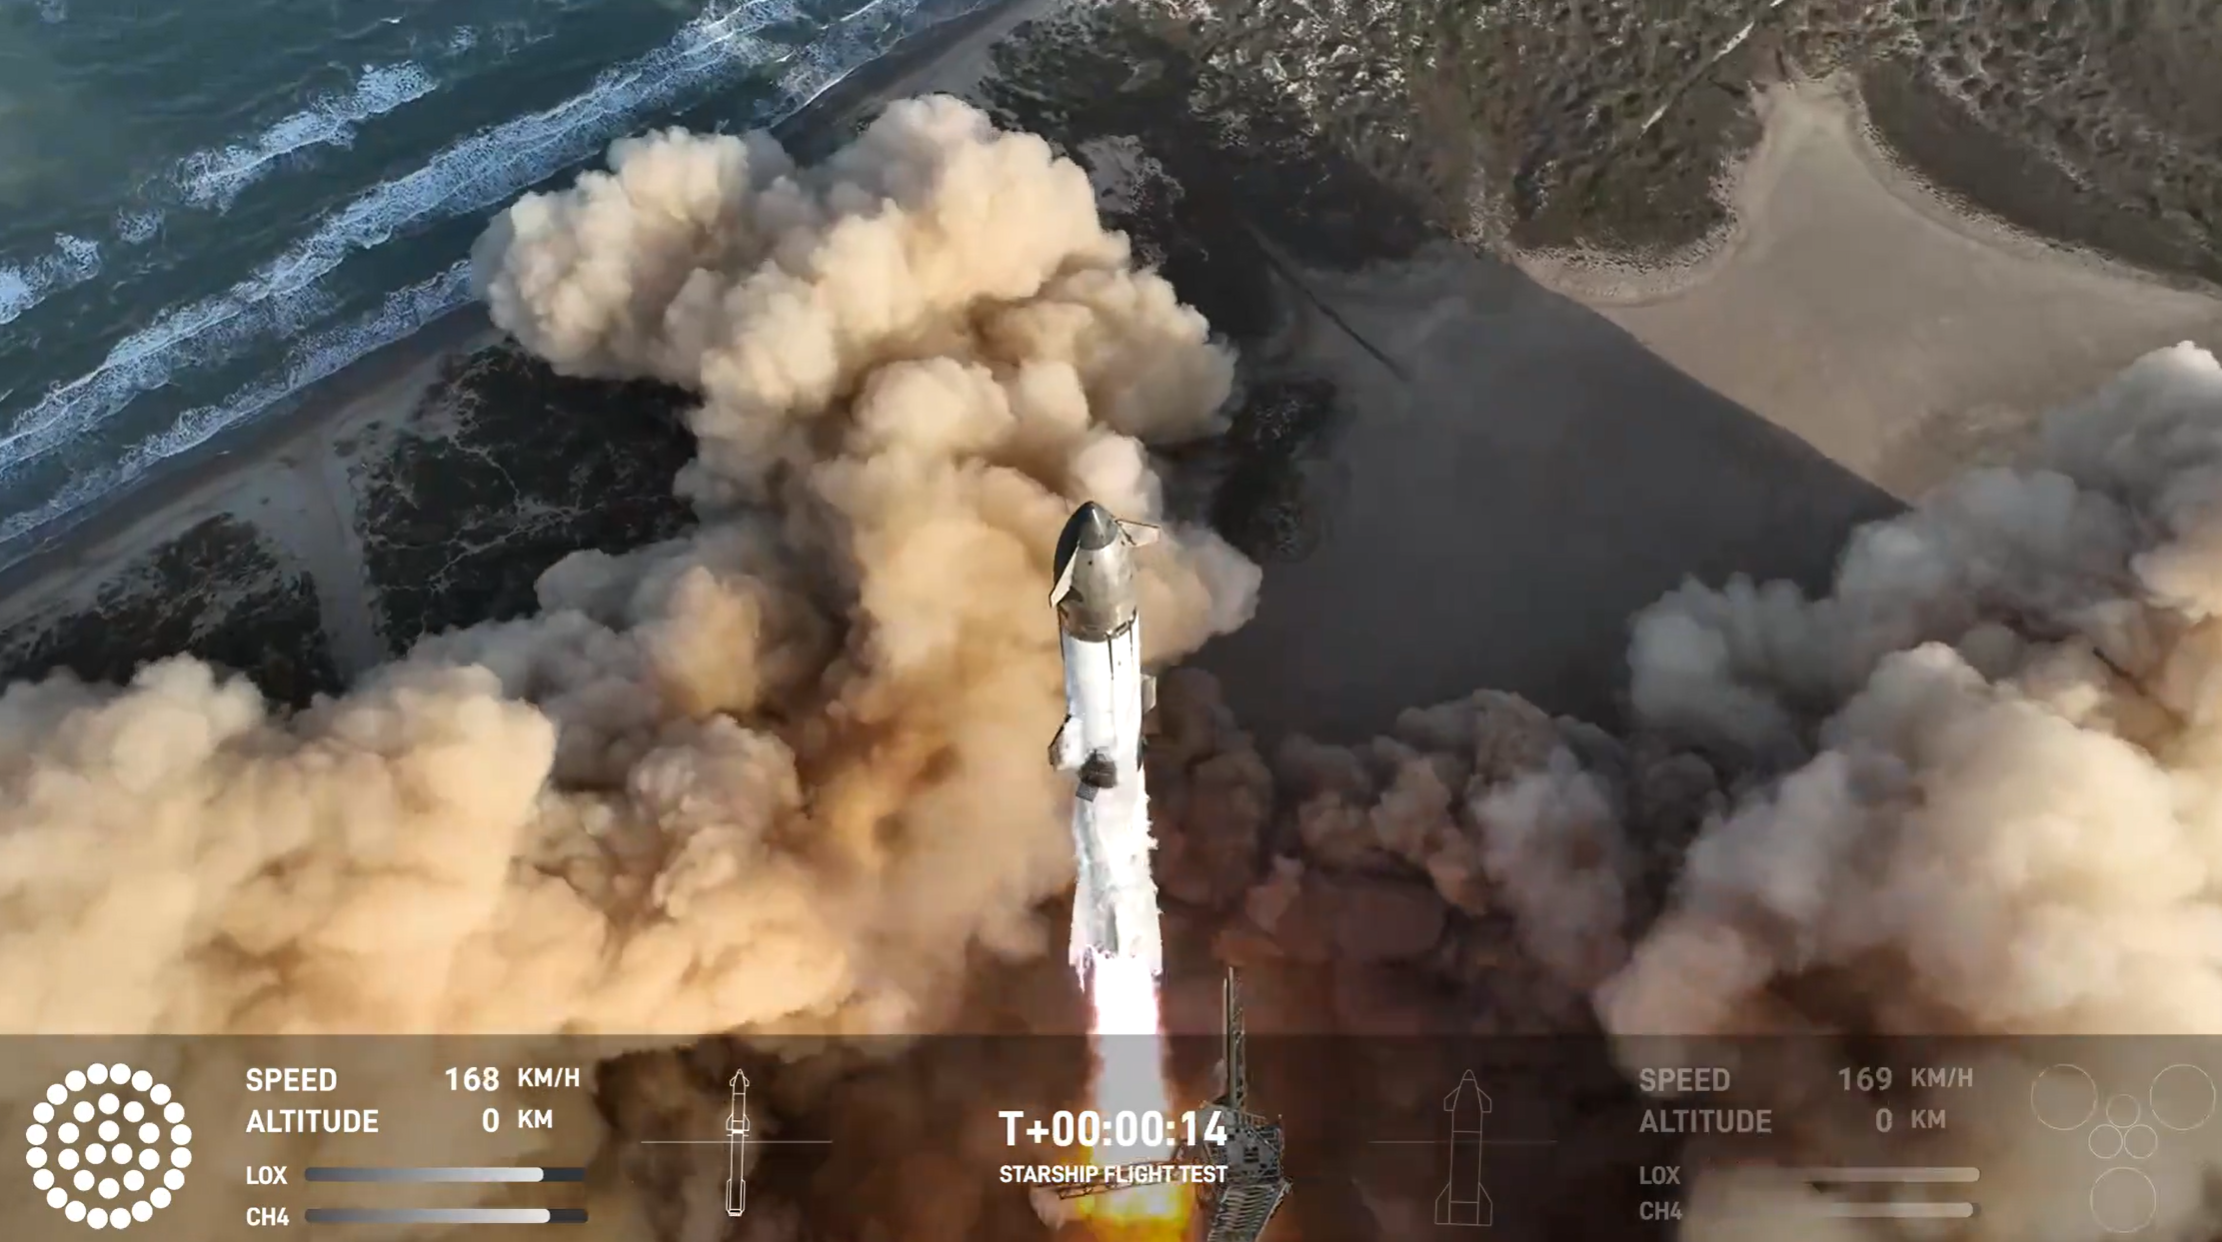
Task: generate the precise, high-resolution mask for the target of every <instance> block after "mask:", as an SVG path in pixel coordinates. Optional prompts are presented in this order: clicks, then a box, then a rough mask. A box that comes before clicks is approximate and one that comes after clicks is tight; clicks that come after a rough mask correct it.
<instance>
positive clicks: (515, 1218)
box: [309, 1208, 586, 1225]
mask: <svg viewBox="0 0 2222 1242" xmlns="http://www.w3.org/2000/svg"><path fill="white" fill-rule="evenodd" d="M309 1223H310V1224H312V1225H583V1224H585V1223H586V1209H585V1208H310V1209H309Z"/></svg>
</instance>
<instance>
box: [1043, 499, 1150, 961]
mask: <svg viewBox="0 0 2222 1242" xmlns="http://www.w3.org/2000/svg"><path fill="white" fill-rule="evenodd" d="M1156 539H1157V528H1156V527H1154V526H1145V525H1143V524H1141V523H1139V522H1122V521H1120V520H1119V519H1117V518H1115V517H1113V516H1111V514H1110V512H1109V511H1108V510H1106V509H1104V507H1103V506H1101V505H1099V504H1096V503H1095V502H1093V501H1090V502H1088V503H1087V504H1084V505H1082V506H1080V507H1079V508H1078V509H1076V510H1074V511H1073V515H1072V518H1071V520H1069V521H1067V522H1066V523H1065V529H1064V531H1063V533H1061V534H1059V535H1058V536H1057V560H1056V564H1055V569H1054V572H1055V574H1056V578H1057V585H1056V586H1055V587H1054V588H1053V589H1052V590H1051V591H1050V593H1049V602H1050V604H1051V606H1053V607H1054V608H1055V609H1056V610H1057V628H1058V630H1059V631H1060V633H1061V636H1062V640H1061V641H1062V645H1063V648H1064V656H1065V723H1064V724H1063V726H1062V727H1060V728H1059V729H1058V730H1057V737H1056V739H1055V740H1053V741H1052V742H1051V743H1050V744H1049V761H1050V764H1051V766H1053V767H1055V768H1056V769H1057V770H1058V771H1060V772H1072V773H1077V774H1078V776H1079V790H1078V794H1077V796H1076V797H1075V798H1074V799H1073V808H1072V839H1073V850H1074V852H1075V854H1076V855H1077V856H1078V860H1079V869H1080V879H1079V884H1078V886H1077V887H1076V888H1075V889H1074V891H1073V898H1072V944H1071V958H1072V964H1073V968H1074V969H1076V970H1078V971H1080V972H1081V975H1082V977H1083V978H1085V977H1086V975H1087V973H1088V969H1089V966H1090V964H1091V963H1092V962H1094V961H1095V960H1097V959H1100V958H1111V957H1121V958H1128V959H1133V960H1140V961H1145V962H1147V963H1148V964H1149V970H1150V974H1151V975H1153V976H1154V975H1156V974H1157V973H1159V969H1160V967H1161V965H1162V964H1163V952H1162V949H1161V947H1160V945H1159V942H1158V930H1157V882H1156V881H1155V880H1153V879H1152V878H1151V877H1150V849H1151V847H1152V845H1153V844H1154V843H1153V842H1152V841H1151V839H1150V809H1149V798H1148V796H1147V795H1146V794H1145V793H1144V792H1143V789H1142V717H1143V716H1144V715H1145V714H1146V713H1148V711H1149V710H1150V709H1151V708H1152V707H1154V706H1155V705H1156V703H1155V700H1156V697H1157V693H1156V691H1157V685H1156V682H1155V681H1154V680H1153V679H1152V678H1151V677H1150V676H1149V675H1148V674H1146V673H1144V672H1143V671H1142V627H1141V616H1140V612H1141V610H1140V607H1139V605H1138V604H1137V602H1136V590H1135V581H1134V550H1135V549H1136V548H1140V547H1143V546H1146V545H1148V544H1150V543H1153V542H1155V541H1156Z"/></svg>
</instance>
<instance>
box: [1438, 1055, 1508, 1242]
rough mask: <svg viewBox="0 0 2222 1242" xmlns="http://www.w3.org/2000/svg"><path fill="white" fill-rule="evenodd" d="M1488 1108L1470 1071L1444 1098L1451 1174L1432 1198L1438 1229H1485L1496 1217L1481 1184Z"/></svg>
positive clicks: (1486, 1095)
mask: <svg viewBox="0 0 2222 1242" xmlns="http://www.w3.org/2000/svg"><path fill="white" fill-rule="evenodd" d="M1490 1108H1491V1104H1490V1102H1489V1093H1488V1092H1486V1091H1483V1090H1482V1089H1481V1084H1480V1083H1479V1082H1477V1081H1476V1080H1475V1079H1474V1072H1473V1071H1472V1070H1467V1071H1466V1074H1465V1076H1464V1077H1462V1078H1460V1079H1459V1080H1458V1085H1457V1086H1455V1087H1453V1088H1451V1092H1450V1094H1449V1095H1446V1096H1444V1097H1443V1111H1444V1112H1446V1113H1449V1114H1450V1173H1449V1175H1448V1176H1447V1177H1446V1178H1445V1179H1444V1181H1443V1193H1441V1194H1439V1195H1437V1196H1435V1223H1436V1224H1438V1225H1454V1226H1463V1227H1465V1228H1468V1229H1479V1228H1486V1227H1487V1226H1488V1225H1489V1223H1490V1219H1491V1217H1492V1216H1493V1215H1494V1214H1495V1210H1496V1208H1495V1205H1494V1204H1492V1203H1490V1201H1489V1192H1488V1191H1487V1190H1485V1189H1483V1187H1482V1184H1481V1119H1482V1118H1483V1117H1486V1116H1488V1114H1489V1110H1490Z"/></svg>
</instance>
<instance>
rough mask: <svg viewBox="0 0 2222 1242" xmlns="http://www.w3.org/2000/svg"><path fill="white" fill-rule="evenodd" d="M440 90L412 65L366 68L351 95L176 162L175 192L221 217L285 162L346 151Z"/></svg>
mask: <svg viewBox="0 0 2222 1242" xmlns="http://www.w3.org/2000/svg"><path fill="white" fill-rule="evenodd" d="M439 87H440V82H439V79H437V78H435V77H433V76H432V73H431V71H429V70H427V69H426V68H425V67H424V66H422V65H419V64H417V63H416V62H415V61H403V62H401V63H400V64H396V65H367V66H365V67H364V68H363V71H362V75H361V76H360V77H358V78H357V79H356V80H355V86H354V88H353V89H352V90H348V91H346V92H343V93H335V94H328V95H324V96H321V97H319V98H318V99H316V100H315V101H314V102H313V103H311V104H310V105H309V106H308V107H306V108H303V109H301V110H300V111H298V112H295V113H292V114H291V115H288V116H286V117H284V118H283V119H281V120H279V121H278V122H277V123H275V124H273V125H271V126H270V127H269V128H267V129H265V130H263V131H262V133H260V134H258V135H256V136H255V138H254V139H253V140H252V141H249V142H245V143H237V144H234V145H232V146H228V147H221V148H218V149H215V150H210V151H196V152H194V153H193V154H191V155H188V156H186V157H185V158H184V159H183V160H180V161H179V162H178V166H177V172H176V174H175V176H176V181H177V185H178V188H179V189H180V190H181V191H182V192H183V193H184V195H185V201H186V202H188V203H191V204H192V205H193V206H195V207H213V208H215V209H216V210H218V211H222V210H224V209H226V208H228V207H230V206H231V204H232V200H234V199H236V198H238V197H239V192H240V191H242V190H244V189H246V188H247V187H248V186H250V185H253V184H254V183H255V182H257V181H260V180H262V179H263V177H265V176H267V175H268V174H269V173H270V172H271V171H272V170H273V169H275V168H276V167H277V166H278V162H279V161H281V160H283V159H285V158H286V157H287V156H290V155H294V154H296V153H298V152H301V151H306V150H308V149H309V148H311V147H320V146H332V147H345V146H350V145H352V144H353V143H354V141H355V127H356V126H358V125H360V124H362V123H363V122H365V121H367V120H369V119H371V118H372V117H375V116H383V115H385V114H386V113H388V112H391V111H393V110H394V109H395V108H398V107H400V106H401V105H403V104H406V103H411V102H414V101H416V100H419V99H422V98H424V97H425V96H426V95H429V94H431V93H432V92H433V91H436V90H438V89H439Z"/></svg>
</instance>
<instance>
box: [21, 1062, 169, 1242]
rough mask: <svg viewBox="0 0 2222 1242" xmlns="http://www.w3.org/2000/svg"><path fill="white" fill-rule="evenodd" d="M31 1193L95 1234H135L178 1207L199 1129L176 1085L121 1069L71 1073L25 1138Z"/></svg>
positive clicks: (39, 1109) (50, 1092)
mask: <svg viewBox="0 0 2222 1242" xmlns="http://www.w3.org/2000/svg"><path fill="white" fill-rule="evenodd" d="M23 1138H24V1142H25V1143H26V1144H27V1145H28V1146H27V1148H26V1150H25V1152H24V1156H23V1160H24V1163H25V1164H28V1165H30V1166H31V1185H32V1186H34V1187H36V1188H37V1190H38V1192H39V1193H40V1195H42V1196H43V1197H44V1198H45V1199H46V1205H47V1206H48V1207H50V1208H53V1209H54V1210H56V1211H58V1212H60V1213H61V1214H62V1215H64V1216H66V1217H68V1218H69V1219H70V1220H71V1221H73V1222H77V1223H80V1224H83V1225H85V1226H87V1227H89V1228H92V1229H129V1228H130V1227H131V1226H132V1225H133V1224H134V1223H137V1224H144V1223H145V1222H147V1221H148V1220H150V1219H152V1218H153V1216H154V1214H155V1213H156V1212H158V1211H160V1210H162V1209H163V1208H166V1207H168V1206H170V1198H171V1196H173V1195H175V1194H176V1193H177V1192H178V1191H179V1190H181V1189H183V1188H184V1186H185V1170H186V1169H188V1168H190V1167H192V1164H193V1128H192V1127H191V1126H189V1125H187V1124H185V1105H184V1104H182V1103H179V1102H178V1101H177V1100H176V1099H174V1098H172V1096H171V1092H170V1088H169V1085H168V1084H166V1083H159V1082H156V1081H155V1080H154V1075H152V1074H150V1073H148V1072H147V1071H145V1070H134V1069H132V1068H131V1067H130V1066H129V1065H126V1064H124V1063H122V1062H120V1061H118V1062H116V1063H114V1064H100V1063H97V1062H96V1063H94V1064H92V1065H88V1066H86V1067H85V1068H84V1069H81V1070H71V1071H70V1072H69V1073H68V1074H66V1075H64V1076H63V1077H62V1081H60V1082H58V1083H55V1084H54V1085H53V1086H51V1087H48V1088H47V1089H46V1098H45V1099H43V1100H40V1101H39V1102H38V1104H36V1105H35V1106H33V1107H32V1109H31V1125H30V1127H29V1128H28V1129H26V1130H25V1131H24V1132H23Z"/></svg>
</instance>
